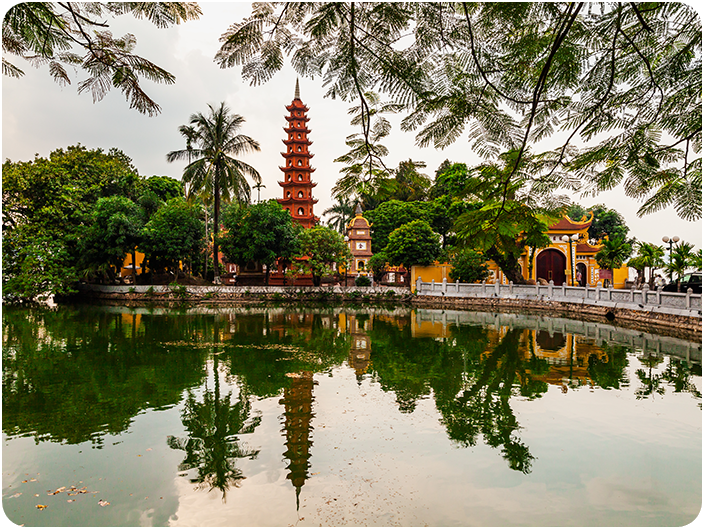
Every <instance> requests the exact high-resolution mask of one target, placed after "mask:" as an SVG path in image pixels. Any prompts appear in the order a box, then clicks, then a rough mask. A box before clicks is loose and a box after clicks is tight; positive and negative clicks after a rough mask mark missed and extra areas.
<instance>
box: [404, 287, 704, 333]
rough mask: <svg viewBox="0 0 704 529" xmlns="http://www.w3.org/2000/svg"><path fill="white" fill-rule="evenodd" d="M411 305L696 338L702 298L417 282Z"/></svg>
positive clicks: (650, 292) (647, 292) (608, 290)
mask: <svg viewBox="0 0 704 529" xmlns="http://www.w3.org/2000/svg"><path fill="white" fill-rule="evenodd" d="M416 294H417V297H416V298H415V299H414V304H416V305H420V306H428V307H437V306H442V307H453V308H463V309H478V310H484V311H491V310H499V309H500V310H509V311H539V312H548V313H553V314H555V315H563V316H571V317H577V318H596V319H604V318H605V319H607V320H609V321H613V322H617V323H620V324H624V323H625V324H628V325H630V326H635V327H636V328H640V329H643V330H650V329H654V328H656V329H674V330H676V331H681V333H682V334H686V335H688V336H690V337H699V338H701V333H702V296H701V294H692V293H691V291H690V292H687V293H675V292H662V290H660V289H658V290H656V291H654V290H648V289H647V287H645V288H644V289H643V290H620V289H618V290H617V289H612V288H600V287H596V288H591V287H568V286H566V285H562V286H559V287H558V286H555V285H552V284H551V285H513V284H508V285H501V284H486V283H459V282H456V283H448V282H446V281H443V282H442V283H435V282H430V283H424V282H423V281H422V280H421V279H420V278H419V280H418V281H417V282H416Z"/></svg>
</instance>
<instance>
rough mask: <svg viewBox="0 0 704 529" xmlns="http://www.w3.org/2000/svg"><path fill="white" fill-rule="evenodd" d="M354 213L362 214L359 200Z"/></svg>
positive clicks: (359, 215)
mask: <svg viewBox="0 0 704 529" xmlns="http://www.w3.org/2000/svg"><path fill="white" fill-rule="evenodd" d="M354 214H355V215H356V216H358V217H361V216H362V206H361V205H360V203H359V202H357V207H356V208H355V210H354Z"/></svg>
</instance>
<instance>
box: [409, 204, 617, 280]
mask: <svg viewBox="0 0 704 529" xmlns="http://www.w3.org/2000/svg"><path fill="white" fill-rule="evenodd" d="M593 220H594V214H593V213H590V217H589V218H582V219H581V220H580V221H579V222H575V221H573V220H571V219H569V218H568V217H566V216H565V217H563V218H561V219H560V220H559V221H558V222H556V223H555V224H553V225H552V226H550V227H549V228H548V231H547V234H546V235H547V236H548V237H549V238H550V245H549V246H546V247H545V248H538V249H536V250H532V249H530V248H525V250H524V251H523V253H522V254H521V256H520V258H519V260H518V262H519V264H520V266H521V270H522V275H523V278H524V279H526V280H528V281H535V282H539V283H543V282H545V283H549V282H550V281H552V282H553V283H554V284H555V285H562V284H563V283H567V285H568V286H573V285H574V286H590V287H595V286H597V284H599V285H601V286H604V279H603V278H602V277H601V276H602V275H604V274H603V271H601V269H600V268H599V265H598V264H597V262H596V254H597V252H598V251H599V250H600V249H601V245H599V244H593V241H591V242H590V241H589V235H588V233H587V232H588V230H589V227H590V226H591V224H592V221H593ZM488 265H489V278H488V279H487V283H496V282H497V281H498V282H500V283H504V284H507V283H508V279H507V278H506V277H505V276H504V274H503V272H502V271H501V269H500V268H499V267H498V265H496V263H494V262H493V261H489V262H488ZM451 269H452V266H451V265H450V264H448V263H437V262H436V263H435V265H433V266H424V267H419V266H414V267H413V269H412V271H411V274H412V275H411V280H412V283H411V284H412V285H415V282H416V281H417V279H418V277H420V278H421V280H422V281H425V282H429V281H435V282H436V283H441V282H442V281H443V279H446V280H447V281H448V282H451V281H452V279H451V278H450V275H449V274H450V270H451ZM627 280H628V267H626V266H625V265H624V266H622V267H621V268H619V269H617V270H614V271H613V286H614V288H625V286H626V281H627Z"/></svg>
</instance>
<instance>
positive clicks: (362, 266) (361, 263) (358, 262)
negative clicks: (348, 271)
mask: <svg viewBox="0 0 704 529" xmlns="http://www.w3.org/2000/svg"><path fill="white" fill-rule="evenodd" d="M357 270H364V261H357Z"/></svg>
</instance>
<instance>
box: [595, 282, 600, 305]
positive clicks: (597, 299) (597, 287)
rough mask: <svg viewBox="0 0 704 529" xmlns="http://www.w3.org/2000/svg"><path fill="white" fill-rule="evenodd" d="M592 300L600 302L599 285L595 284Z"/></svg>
mask: <svg viewBox="0 0 704 529" xmlns="http://www.w3.org/2000/svg"><path fill="white" fill-rule="evenodd" d="M594 299H595V300H596V301H600V300H601V285H600V284H599V283H597V284H596V294H595V295H594Z"/></svg>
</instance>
